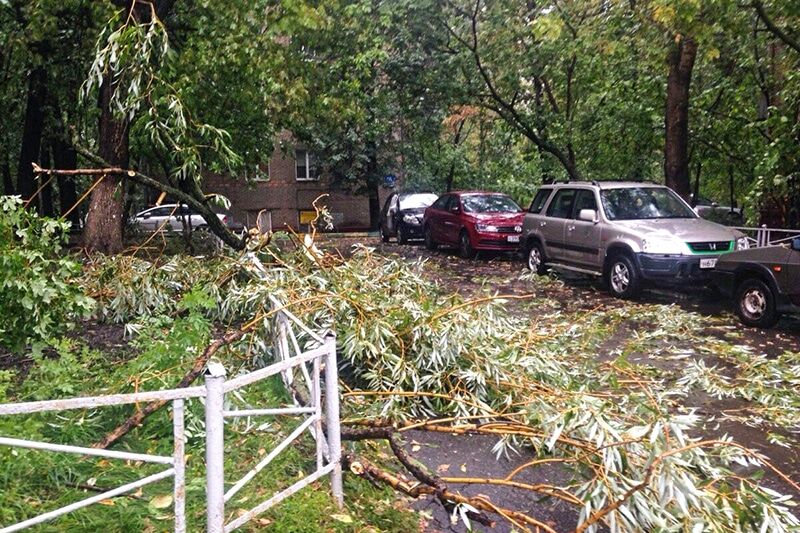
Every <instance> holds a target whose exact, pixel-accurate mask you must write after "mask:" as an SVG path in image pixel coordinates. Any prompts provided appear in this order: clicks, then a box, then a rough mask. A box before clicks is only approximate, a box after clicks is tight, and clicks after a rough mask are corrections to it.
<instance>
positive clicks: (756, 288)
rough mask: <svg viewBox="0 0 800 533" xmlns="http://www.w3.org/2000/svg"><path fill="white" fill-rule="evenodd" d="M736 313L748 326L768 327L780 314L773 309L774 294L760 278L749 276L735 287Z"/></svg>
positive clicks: (773, 323)
mask: <svg viewBox="0 0 800 533" xmlns="http://www.w3.org/2000/svg"><path fill="white" fill-rule="evenodd" d="M736 314H737V315H739V318H740V319H741V320H742V322H743V323H744V324H746V325H748V326H753V327H757V328H769V327H772V326H774V325H775V323H776V322H777V321H778V319H779V318H780V314H779V313H778V311H777V310H776V309H775V295H774V294H772V290H771V289H770V288H769V285H767V284H766V283H764V282H763V281H761V280H760V279H755V278H749V279H746V280H744V281H743V282H741V283H740V284H739V286H738V287H737V288H736Z"/></svg>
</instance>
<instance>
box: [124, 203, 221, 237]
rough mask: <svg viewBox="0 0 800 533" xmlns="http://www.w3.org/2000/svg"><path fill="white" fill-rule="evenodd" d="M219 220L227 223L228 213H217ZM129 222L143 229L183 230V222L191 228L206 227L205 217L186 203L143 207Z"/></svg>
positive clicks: (203, 228)
mask: <svg viewBox="0 0 800 533" xmlns="http://www.w3.org/2000/svg"><path fill="white" fill-rule="evenodd" d="M217 217H218V218H219V219H220V221H221V222H222V223H223V224H225V225H228V222H229V217H228V215H225V214H222V213H217ZM131 222H132V223H133V224H134V225H136V226H138V227H139V228H141V229H143V230H145V231H183V228H184V224H186V225H187V226H191V228H192V229H193V230H198V229H199V230H205V229H208V223H207V222H206V221H205V219H204V218H203V217H202V216H201V215H199V214H197V213H195V212H193V211H192V210H191V209H190V208H189V207H188V206H186V205H178V204H164V205H159V206H156V207H151V208H150V209H145V210H144V211H141V212H139V213H136V215H134V216H133V219H132V220H131Z"/></svg>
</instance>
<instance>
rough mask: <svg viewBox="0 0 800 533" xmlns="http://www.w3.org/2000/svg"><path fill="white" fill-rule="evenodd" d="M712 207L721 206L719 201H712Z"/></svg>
mask: <svg viewBox="0 0 800 533" xmlns="http://www.w3.org/2000/svg"><path fill="white" fill-rule="evenodd" d="M711 207H719V202H711Z"/></svg>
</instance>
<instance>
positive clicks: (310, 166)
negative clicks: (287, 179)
mask: <svg viewBox="0 0 800 533" xmlns="http://www.w3.org/2000/svg"><path fill="white" fill-rule="evenodd" d="M294 159H295V170H296V172H297V181H316V180H318V179H319V175H318V174H317V158H316V157H315V156H314V154H312V153H309V152H308V151H307V150H300V149H297V150H295V151H294Z"/></svg>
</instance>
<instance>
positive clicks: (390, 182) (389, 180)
mask: <svg viewBox="0 0 800 533" xmlns="http://www.w3.org/2000/svg"><path fill="white" fill-rule="evenodd" d="M395 183H397V176H395V175H394V174H387V175H386V176H384V177H383V186H384V187H390V188H391V187H394V184H395Z"/></svg>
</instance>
